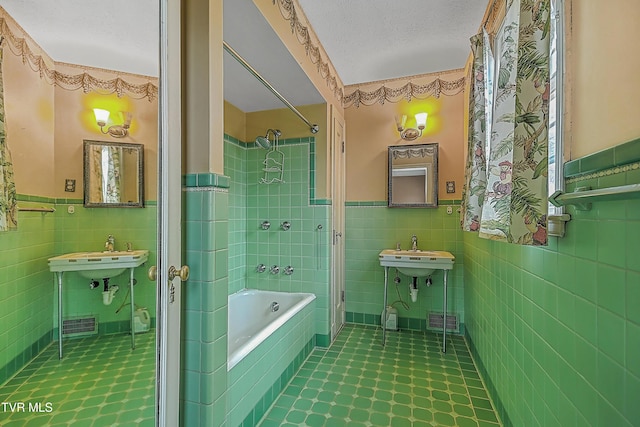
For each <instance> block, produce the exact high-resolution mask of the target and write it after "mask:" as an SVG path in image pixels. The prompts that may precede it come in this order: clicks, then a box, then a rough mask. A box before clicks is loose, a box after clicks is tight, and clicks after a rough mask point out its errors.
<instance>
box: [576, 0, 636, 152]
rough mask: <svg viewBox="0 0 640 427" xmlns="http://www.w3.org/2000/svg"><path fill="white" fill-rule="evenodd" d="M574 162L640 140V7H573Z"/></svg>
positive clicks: (621, 1)
mask: <svg viewBox="0 0 640 427" xmlns="http://www.w3.org/2000/svg"><path fill="white" fill-rule="evenodd" d="M569 4H570V5H571V8H572V11H571V16H572V19H571V25H572V28H571V30H572V33H571V35H570V37H571V40H570V45H569V61H568V64H567V67H568V70H569V73H570V79H571V82H570V84H571V86H572V87H571V92H572V95H571V99H570V100H569V101H568V102H569V106H568V108H569V109H570V110H569V114H570V116H569V117H570V120H571V121H572V123H571V134H570V135H569V137H570V151H571V154H570V156H571V159H576V158H580V157H582V156H585V155H587V154H591V153H594V152H596V151H600V150H603V149H605V148H609V147H612V146H615V145H618V144H621V143H624V142H627V141H630V140H632V139H635V138H638V137H639V136H640V120H638V117H640V102H639V100H640V74H639V73H638V70H639V69H640V50H638V48H637V43H638V40H640V25H638V20H640V2H638V1H637V0H612V1H608V2H598V1H571V2H569Z"/></svg>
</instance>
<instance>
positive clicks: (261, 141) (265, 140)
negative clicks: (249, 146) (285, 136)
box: [256, 129, 282, 150]
mask: <svg viewBox="0 0 640 427" xmlns="http://www.w3.org/2000/svg"><path fill="white" fill-rule="evenodd" d="M269 132H271V133H272V134H273V136H274V138H275V140H276V141H277V140H278V137H279V136H280V135H282V132H280V130H279V129H275V130H273V129H268V130H267V133H266V134H265V135H264V136H258V137H257V138H256V144H258V145H259V146H260V147H262V148H264V149H265V150H268V149H269V148H271V141H269ZM276 145H277V144H276Z"/></svg>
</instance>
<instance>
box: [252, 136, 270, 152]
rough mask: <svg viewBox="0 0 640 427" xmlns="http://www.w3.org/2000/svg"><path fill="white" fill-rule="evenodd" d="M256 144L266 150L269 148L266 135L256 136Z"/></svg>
mask: <svg viewBox="0 0 640 427" xmlns="http://www.w3.org/2000/svg"><path fill="white" fill-rule="evenodd" d="M256 144H258V145H259V146H260V147H262V148H264V149H265V150H268V149H269V148H271V141H269V138H267V137H266V136H259V137H257V138H256Z"/></svg>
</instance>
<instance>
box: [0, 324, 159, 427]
mask: <svg viewBox="0 0 640 427" xmlns="http://www.w3.org/2000/svg"><path fill="white" fill-rule="evenodd" d="M155 362H156V352H155V331H153V330H152V331H150V332H147V333H145V334H139V335H138V336H137V338H136V349H135V350H131V337H130V336H129V335H128V334H119V335H110V336H108V337H99V338H98V337H90V338H82V339H74V340H68V341H67V342H66V343H65V357H64V359H62V360H59V359H58V347H57V346H56V345H55V344H53V343H52V344H51V345H49V346H48V347H47V348H46V349H45V350H44V351H43V352H42V353H40V354H39V355H38V356H37V357H36V358H35V359H33V360H32V361H30V362H29V363H28V364H27V365H26V366H25V367H24V368H23V369H22V370H21V371H20V372H18V373H17V374H16V375H15V376H14V377H13V378H11V379H10V380H9V381H8V382H7V383H6V384H4V385H3V386H2V388H0V401H1V402H8V403H12V404H14V405H15V404H17V403H18V402H23V403H24V404H25V411H15V412H11V410H10V409H9V407H8V405H7V409H4V408H3V407H2V406H0V424H2V426H3V427H5V426H6V427H11V426H16V427H18V426H20V427H22V426H38V427H40V426H47V427H67V426H71V425H73V426H119V427H129V426H148V427H152V426H154V425H155V397H154V395H155V378H156V375H155ZM29 404H31V405H32V410H31V411H30V410H29V406H28V405H29ZM35 405H39V407H36V406H35Z"/></svg>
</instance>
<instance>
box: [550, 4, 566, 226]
mask: <svg viewBox="0 0 640 427" xmlns="http://www.w3.org/2000/svg"><path fill="white" fill-rule="evenodd" d="M563 6H564V1H563V0H552V1H551V52H550V61H549V68H550V70H549V78H550V92H549V169H548V172H547V173H548V179H549V196H551V195H552V194H553V193H555V192H556V191H557V190H564V178H563V174H562V165H563V151H564V150H563V144H562V142H563V135H562V117H563V96H562V88H563V87H564V81H563V78H564V73H563V70H564V44H563V41H564V25H563V19H564V17H563V13H562V11H563V10H564V7H563ZM562 213H563V208H561V207H556V206H553V205H552V204H551V203H549V215H560V214H562Z"/></svg>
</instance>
